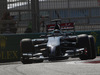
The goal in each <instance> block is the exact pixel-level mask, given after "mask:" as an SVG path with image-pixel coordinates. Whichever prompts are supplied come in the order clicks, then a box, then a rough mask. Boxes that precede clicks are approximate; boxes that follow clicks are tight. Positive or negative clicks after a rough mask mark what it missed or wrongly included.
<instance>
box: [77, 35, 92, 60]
mask: <svg viewBox="0 0 100 75" xmlns="http://www.w3.org/2000/svg"><path fill="white" fill-rule="evenodd" d="M77 37H78V38H77V47H78V48H85V49H86V51H87V53H85V51H84V52H83V53H82V54H81V55H80V59H81V60H87V59H90V57H91V50H90V41H89V38H88V35H86V34H82V35H78V36H77Z"/></svg>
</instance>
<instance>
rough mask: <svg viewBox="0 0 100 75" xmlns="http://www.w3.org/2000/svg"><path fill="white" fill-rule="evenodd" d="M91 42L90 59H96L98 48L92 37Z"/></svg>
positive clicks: (90, 37) (90, 36)
mask: <svg viewBox="0 0 100 75" xmlns="http://www.w3.org/2000/svg"><path fill="white" fill-rule="evenodd" d="M88 37H89V41H90V48H91V57H90V59H95V58H96V47H95V40H94V37H93V36H92V35H89V36H88Z"/></svg>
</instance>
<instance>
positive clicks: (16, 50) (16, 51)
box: [0, 31, 100, 62]
mask: <svg viewBox="0 0 100 75" xmlns="http://www.w3.org/2000/svg"><path fill="white" fill-rule="evenodd" d="M42 34H45V33H42ZM78 34H88V35H90V34H92V35H93V36H94V37H95V41H96V48H97V55H100V43H99V42H100V39H99V38H100V31H95V32H92V31H91V32H76V35H78ZM40 35H41V33H37V34H16V35H13V34H12V35H3V34H2V35H0V62H10V61H19V60H20V40H21V39H23V38H39V36H40Z"/></svg>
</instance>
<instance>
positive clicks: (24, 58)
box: [21, 56, 32, 64]
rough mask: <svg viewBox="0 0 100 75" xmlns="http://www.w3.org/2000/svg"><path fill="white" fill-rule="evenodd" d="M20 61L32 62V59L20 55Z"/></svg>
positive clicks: (24, 62)
mask: <svg viewBox="0 0 100 75" xmlns="http://www.w3.org/2000/svg"><path fill="white" fill-rule="evenodd" d="M21 62H22V63H23V64H30V63H32V60H29V58H28V57H23V56H22V57H21Z"/></svg>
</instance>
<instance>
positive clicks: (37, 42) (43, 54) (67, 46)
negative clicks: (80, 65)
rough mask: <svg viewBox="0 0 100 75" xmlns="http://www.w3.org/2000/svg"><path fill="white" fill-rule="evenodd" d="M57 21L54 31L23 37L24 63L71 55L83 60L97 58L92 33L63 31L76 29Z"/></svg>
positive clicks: (66, 57)
mask: <svg viewBox="0 0 100 75" xmlns="http://www.w3.org/2000/svg"><path fill="white" fill-rule="evenodd" d="M54 21H55V22H56V24H55V27H54V29H53V32H52V33H51V34H49V35H44V36H42V38H39V39H29V38H28V39H27V38H26V39H22V40H21V41H20V48H21V62H22V63H23V64H27V63H32V62H43V60H49V61H52V60H59V59H60V60H61V59H68V58H69V57H79V58H80V59H81V60H87V59H95V58H96V48H95V41H94V37H93V36H92V35H87V34H80V35H72V33H63V32H62V30H63V29H66V30H69V29H70V30H71V29H74V26H73V27H72V26H70V25H69V26H68V25H64V26H65V27H64V26H63V27H60V24H57V22H58V20H54Z"/></svg>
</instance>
